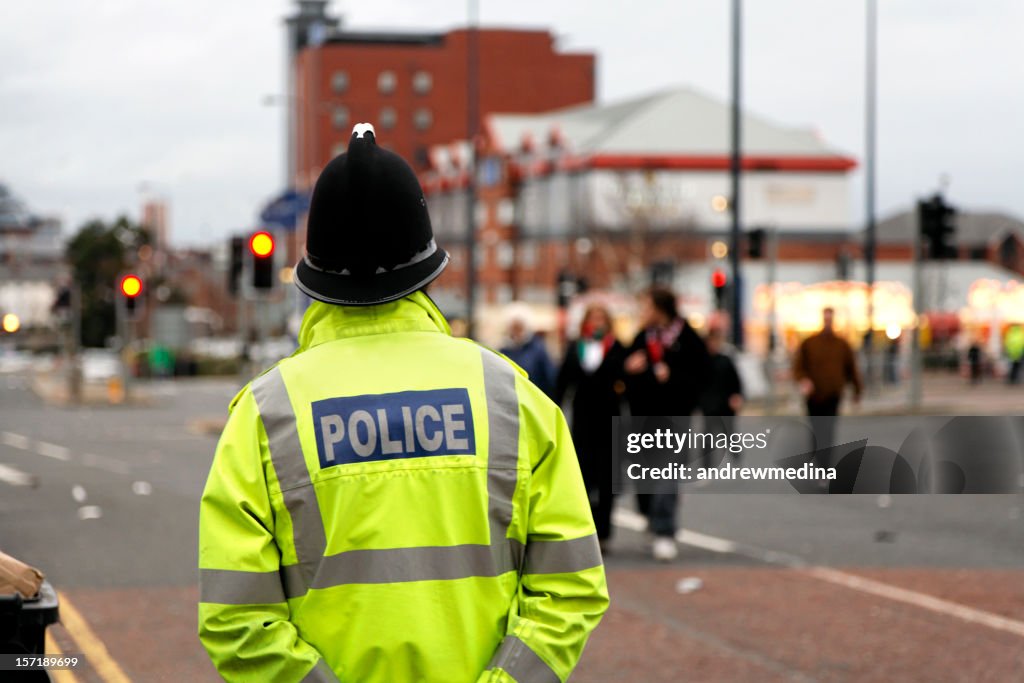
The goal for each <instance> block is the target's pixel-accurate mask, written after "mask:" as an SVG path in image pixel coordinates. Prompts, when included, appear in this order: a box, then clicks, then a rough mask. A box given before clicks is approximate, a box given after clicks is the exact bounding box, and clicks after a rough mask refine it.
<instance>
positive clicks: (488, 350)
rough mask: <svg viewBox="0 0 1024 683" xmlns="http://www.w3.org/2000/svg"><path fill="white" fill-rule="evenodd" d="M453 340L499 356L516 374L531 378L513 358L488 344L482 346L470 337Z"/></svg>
mask: <svg viewBox="0 0 1024 683" xmlns="http://www.w3.org/2000/svg"><path fill="white" fill-rule="evenodd" d="M453 339H454V340H456V341H461V342H466V343H467V344H472V345H473V346H475V347H476V348H478V349H483V350H484V351H487V352H490V353H493V354H494V355H495V356H497V357H498V358H500V359H502V360H503V361H505V362H506V363H508V364H509V365H511V366H512V368H513V369H514V370H515V371H516V372H518V373H519V374H520V375H522V376H523V377H527V378H528V377H529V374H528V373H527V372H526V370H523V369H522V368H521V367H519V365H518V364H517V363H516V362H515V361H513V360H512V359H511V358H509V357H508V356H506V355H505V354H504V353H502V352H501V351H498V350H496V349H492V348H491V347H490V346H487V345H486V344H481V343H480V342H478V341H477V340H475V339H470V338H469V337H454V338H453Z"/></svg>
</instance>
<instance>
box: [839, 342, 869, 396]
mask: <svg viewBox="0 0 1024 683" xmlns="http://www.w3.org/2000/svg"><path fill="white" fill-rule="evenodd" d="M843 364H844V366H845V367H844V369H845V371H846V379H847V381H849V382H850V384H852V385H853V391H854V393H855V394H856V395H857V396H860V394H861V391H863V389H864V386H863V384H862V382H861V379H860V370H859V369H858V368H857V356H856V354H854V352H853V347H851V346H850V345H849V344H847V345H846V352H845V353H844V354H843Z"/></svg>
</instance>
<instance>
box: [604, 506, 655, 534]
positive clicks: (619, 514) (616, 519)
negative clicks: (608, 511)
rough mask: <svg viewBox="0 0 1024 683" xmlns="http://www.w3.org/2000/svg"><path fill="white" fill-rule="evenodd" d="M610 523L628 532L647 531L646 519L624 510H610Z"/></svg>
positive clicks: (638, 514) (636, 513)
mask: <svg viewBox="0 0 1024 683" xmlns="http://www.w3.org/2000/svg"><path fill="white" fill-rule="evenodd" d="M612 523H613V524H615V526H620V527H622V528H623V529H629V530H630V531H647V518H646V517H644V516H643V515H641V514H640V513H638V512H634V511H632V510H627V509H625V508H615V509H614V510H612Z"/></svg>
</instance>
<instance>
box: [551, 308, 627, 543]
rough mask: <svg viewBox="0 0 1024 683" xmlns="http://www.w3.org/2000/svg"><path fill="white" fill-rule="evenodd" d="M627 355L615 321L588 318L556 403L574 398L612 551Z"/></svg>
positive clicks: (583, 461) (588, 473)
mask: <svg viewBox="0 0 1024 683" xmlns="http://www.w3.org/2000/svg"><path fill="white" fill-rule="evenodd" d="M624 355H625V350H624V349H623V347H622V344H620V343H619V341H618V340H617V339H616V338H615V334H614V333H613V331H612V317H611V313H609V311H608V309H607V308H605V307H604V306H601V305H597V304H595V305H591V306H590V307H588V308H587V310H586V312H585V313H584V314H583V322H582V324H581V325H580V335H579V338H577V339H574V340H572V341H570V342H569V344H568V346H567V347H566V352H565V360H563V361H562V367H561V370H560V371H559V373H558V382H557V384H556V387H555V395H554V399H555V403H557V404H558V405H562V403H563V402H564V400H565V398H566V396H567V395H568V394H570V393H571V394H572V413H571V421H572V440H573V443H574V444H575V445H576V455H577V456H578V457H579V460H580V468H581V469H582V471H583V483H584V485H585V486H586V487H587V491H588V493H589V494H590V501H591V509H592V511H593V513H594V523H595V524H596V525H597V538H598V541H599V542H600V544H601V549H602V551H605V550H607V544H608V540H609V539H610V538H611V533H612V524H611V518H612V426H611V418H612V417H613V416H615V415H618V414H619V413H620V412H621V404H622V392H623V384H622V363H623V358H624Z"/></svg>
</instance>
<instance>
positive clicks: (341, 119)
mask: <svg viewBox="0 0 1024 683" xmlns="http://www.w3.org/2000/svg"><path fill="white" fill-rule="evenodd" d="M331 119H332V121H333V122H334V127H335V128H338V129H339V130H343V129H345V128H348V122H349V115H348V107H340V106H339V107H335V108H334V113H333V114H332V115H331Z"/></svg>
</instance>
